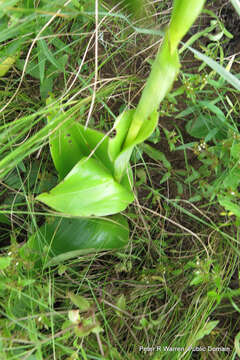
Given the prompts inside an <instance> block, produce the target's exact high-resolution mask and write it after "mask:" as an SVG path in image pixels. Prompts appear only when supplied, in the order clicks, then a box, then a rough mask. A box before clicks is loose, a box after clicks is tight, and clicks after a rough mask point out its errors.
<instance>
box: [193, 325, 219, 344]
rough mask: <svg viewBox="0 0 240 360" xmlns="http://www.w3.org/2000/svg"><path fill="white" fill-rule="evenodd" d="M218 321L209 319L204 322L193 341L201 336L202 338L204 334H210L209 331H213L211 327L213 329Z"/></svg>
mask: <svg viewBox="0 0 240 360" xmlns="http://www.w3.org/2000/svg"><path fill="white" fill-rule="evenodd" d="M218 323H219V320H215V321H209V322H208V323H206V324H204V326H203V328H202V329H201V330H199V331H198V333H197V335H196V337H195V341H198V340H201V339H202V338H204V336H206V335H209V334H211V332H212V331H213V329H215V327H216V326H217V324H218Z"/></svg>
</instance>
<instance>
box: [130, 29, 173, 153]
mask: <svg viewBox="0 0 240 360" xmlns="http://www.w3.org/2000/svg"><path fill="white" fill-rule="evenodd" d="M179 66H180V64H179V60H178V53H177V51H175V52H174V54H171V53H170V46H169V41H168V34H166V36H165V38H164V41H163V43H162V45H161V47H160V49H159V51H158V54H157V56H156V59H155V60H154V63H153V65H152V70H151V73H150V75H149V78H148V80H147V83H146V86H145V88H144V90H143V93H142V96H141V98H140V101H139V104H138V106H137V108H136V110H135V113H134V116H133V120H132V123H131V126H130V128H129V131H128V135H127V138H126V141H125V144H124V147H128V146H130V145H131V144H132V142H133V141H134V140H135V139H136V137H137V135H138V133H139V131H140V129H141V127H142V126H143V124H144V122H145V121H148V119H149V117H150V115H151V114H152V113H153V111H156V110H157V109H158V107H159V104H160V102H161V101H162V100H163V98H164V97H165V96H166V94H167V93H168V92H169V90H170V89H171V87H172V85H173V82H174V80H175V78H176V76H177V74H178V71H179Z"/></svg>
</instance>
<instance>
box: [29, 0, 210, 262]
mask: <svg viewBox="0 0 240 360" xmlns="http://www.w3.org/2000/svg"><path fill="white" fill-rule="evenodd" d="M203 4H204V0H202V1H198V2H197V3H196V2H195V1H189V0H175V1H174V7H173V12H172V17H171V21H170V24H169V26H168V28H167V30H166V32H165V36H164V39H163V42H162V45H161V47H160V49H159V52H158V54H157V56H156V59H155V61H154V62H153V65H152V70H151V73H150V76H149V78H148V80H147V83H146V86H145V88H144V90H143V93H142V96H141V98H140V101H139V104H138V106H137V108H136V109H135V110H127V111H125V112H123V113H122V114H120V115H119V117H118V118H117V119H116V122H115V125H114V130H115V131H116V135H115V136H114V137H113V138H110V137H109V136H108V135H107V134H106V135H104V134H102V133H100V132H98V131H96V130H92V129H89V128H85V127H84V126H83V125H81V124H79V123H77V122H75V121H74V119H72V118H71V119H65V121H64V123H63V124H61V126H60V127H59V128H58V130H57V131H56V132H55V133H53V134H51V135H50V138H49V142H50V150H51V155H52V159H53V162H54V165H55V167H56V170H57V171H58V174H59V181H60V182H59V184H58V185H57V186H55V187H54V188H53V189H52V190H51V191H50V192H47V193H43V194H40V195H39V196H37V198H36V199H37V200H39V201H41V202H42V203H44V204H46V205H48V206H49V207H51V208H53V209H54V210H56V211H58V212H60V213H61V214H62V216H68V217H74V218H72V219H70V218H64V217H61V218H60V220H59V219H56V220H54V221H50V222H49V221H48V222H46V223H45V225H43V226H42V227H41V228H40V230H39V232H38V234H35V235H34V236H33V237H32V239H31V241H30V244H31V245H32V247H33V248H35V249H36V248H37V249H38V250H40V249H42V248H43V246H42V244H43V243H42V240H43V239H46V240H47V242H48V243H49V244H50V253H51V252H52V254H51V255H57V256H58V257H59V256H60V258H61V259H62V258H66V257H69V256H73V255H75V256H76V254H79V253H81V252H83V251H89V250H90V249H92V250H94V251H96V250H104V249H112V248H118V247H122V246H123V245H125V244H126V243H127V241H128V224H127V221H126V220H125V218H124V217H123V216H122V215H119V214H118V213H119V212H121V211H123V210H125V209H126V207H127V206H128V205H129V204H130V203H132V202H133V200H134V193H133V190H132V187H133V184H132V173H131V168H130V163H129V161H130V157H131V154H132V152H133V149H134V147H135V146H136V145H138V144H141V143H142V142H144V141H145V140H146V139H147V138H148V137H149V136H150V135H151V134H152V133H153V131H154V130H155V128H156V126H157V123H158V112H157V109H158V107H159V104H160V102H161V101H162V100H163V98H164V97H165V96H166V94H167V93H168V92H169V90H170V89H171V87H172V85H173V82H174V80H175V78H176V76H177V74H178V72H179V68H180V63H179V58H178V49H177V48H178V45H179V42H180V41H181V39H182V38H183V36H184V35H185V34H186V33H187V31H188V29H189V28H190V27H191V25H192V24H193V22H194V21H195V19H196V18H197V16H198V15H199V13H200V12H201V10H202V7H203ZM53 103H54V100H53V98H50V99H48V105H49V112H50V115H49V117H48V122H49V123H51V121H52V120H54V119H55V118H56V117H57V116H58V112H56V111H53V110H51V104H53ZM115 214H117V215H115ZM105 216H109V218H107V219H105V218H103V217H105ZM96 217H97V218H96ZM98 217H100V218H98ZM48 251H49V250H48Z"/></svg>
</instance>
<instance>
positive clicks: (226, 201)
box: [218, 195, 240, 218]
mask: <svg viewBox="0 0 240 360" xmlns="http://www.w3.org/2000/svg"><path fill="white" fill-rule="evenodd" d="M218 201H219V204H220V205H222V206H223V207H224V208H225V209H226V210H227V211H230V212H231V213H233V214H234V215H235V216H237V217H239V218H240V206H239V205H237V204H235V203H234V202H233V201H231V200H230V198H229V197H228V196H220V195H219V196H218Z"/></svg>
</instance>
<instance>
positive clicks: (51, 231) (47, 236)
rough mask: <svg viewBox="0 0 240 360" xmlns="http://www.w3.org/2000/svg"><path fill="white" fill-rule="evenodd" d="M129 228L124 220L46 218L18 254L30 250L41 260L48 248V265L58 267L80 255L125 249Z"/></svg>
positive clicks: (120, 217) (117, 217) (113, 218)
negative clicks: (56, 265) (57, 265)
mask: <svg viewBox="0 0 240 360" xmlns="http://www.w3.org/2000/svg"><path fill="white" fill-rule="evenodd" d="M128 238H129V228H128V223H127V220H126V219H125V217H123V216H122V215H120V214H118V215H114V216H111V217H108V218H104V219H103V218H101V219H93V218H88V219H85V218H72V219H69V218H49V219H48V221H47V222H46V223H45V224H44V225H42V226H41V227H40V228H39V230H38V232H37V233H35V234H34V235H33V236H31V238H30V239H29V241H28V242H27V243H26V245H24V246H25V248H24V247H23V248H22V249H21V250H22V252H23V253H24V254H25V253H26V251H27V249H26V248H29V249H31V250H32V251H33V252H34V254H37V256H41V255H43V254H44V249H45V248H47V254H48V260H49V261H50V262H49V264H57V263H59V262H62V261H65V260H67V259H70V258H73V257H77V256H80V255H82V254H86V253H91V252H96V251H103V250H112V249H118V248H121V247H123V246H125V245H126V244H127V242H128Z"/></svg>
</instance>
